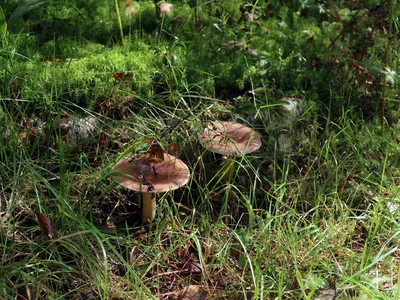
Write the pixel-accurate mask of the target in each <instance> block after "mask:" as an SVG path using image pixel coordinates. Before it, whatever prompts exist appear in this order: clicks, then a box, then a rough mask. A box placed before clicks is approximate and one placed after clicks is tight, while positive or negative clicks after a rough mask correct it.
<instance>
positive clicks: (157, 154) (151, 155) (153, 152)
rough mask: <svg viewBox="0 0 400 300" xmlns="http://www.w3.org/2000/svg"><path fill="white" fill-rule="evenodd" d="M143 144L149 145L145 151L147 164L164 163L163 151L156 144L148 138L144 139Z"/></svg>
mask: <svg viewBox="0 0 400 300" xmlns="http://www.w3.org/2000/svg"><path fill="white" fill-rule="evenodd" d="M145 142H146V143H148V144H150V147H149V149H147V156H148V159H149V162H151V163H154V164H157V163H161V162H163V161H164V150H163V149H162V148H161V146H160V145H159V144H158V143H155V142H154V141H152V140H151V139H149V138H146V139H145Z"/></svg>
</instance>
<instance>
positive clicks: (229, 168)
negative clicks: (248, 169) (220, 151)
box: [221, 155, 235, 183]
mask: <svg viewBox="0 0 400 300" xmlns="http://www.w3.org/2000/svg"><path fill="white" fill-rule="evenodd" d="M234 170H235V159H234V158H233V157H232V156H230V155H228V156H227V157H226V159H225V161H224V162H223V163H222V166H221V171H222V174H223V175H222V182H224V183H227V182H229V181H230V180H231V178H232V176H233V173H234Z"/></svg>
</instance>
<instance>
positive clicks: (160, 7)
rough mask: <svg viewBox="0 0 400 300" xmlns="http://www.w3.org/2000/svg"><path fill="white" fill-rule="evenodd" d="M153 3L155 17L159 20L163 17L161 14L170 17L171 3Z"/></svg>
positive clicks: (171, 13)
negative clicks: (154, 5)
mask: <svg viewBox="0 0 400 300" xmlns="http://www.w3.org/2000/svg"><path fill="white" fill-rule="evenodd" d="M155 4H156V13H157V18H158V19H159V20H161V19H162V18H163V16H166V17H169V18H170V17H172V15H173V5H172V4H171V3H167V2H162V1H161V2H157V1H155Z"/></svg>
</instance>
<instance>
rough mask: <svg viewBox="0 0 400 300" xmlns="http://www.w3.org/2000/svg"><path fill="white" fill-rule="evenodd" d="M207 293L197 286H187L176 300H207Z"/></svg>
mask: <svg viewBox="0 0 400 300" xmlns="http://www.w3.org/2000/svg"><path fill="white" fill-rule="evenodd" d="M207 299H208V295H207V292H206V291H204V290H203V289H202V288H201V286H199V285H189V286H186V287H185V288H183V289H182V291H181V292H180V293H179V295H178V300H207Z"/></svg>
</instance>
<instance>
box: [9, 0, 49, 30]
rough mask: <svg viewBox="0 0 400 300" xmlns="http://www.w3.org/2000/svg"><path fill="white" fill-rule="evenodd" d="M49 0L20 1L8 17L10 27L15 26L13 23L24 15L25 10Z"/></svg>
mask: <svg viewBox="0 0 400 300" xmlns="http://www.w3.org/2000/svg"><path fill="white" fill-rule="evenodd" d="M49 1H51V0H27V1H25V2H22V3H21V4H20V5H18V7H17V8H16V9H15V11H14V12H13V13H12V15H11V17H10V20H9V26H10V28H15V25H16V24H17V23H18V22H19V21H21V18H22V16H23V15H25V14H26V13H27V12H29V11H30V10H32V9H34V8H36V7H38V6H40V5H42V4H44V3H46V2H49Z"/></svg>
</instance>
